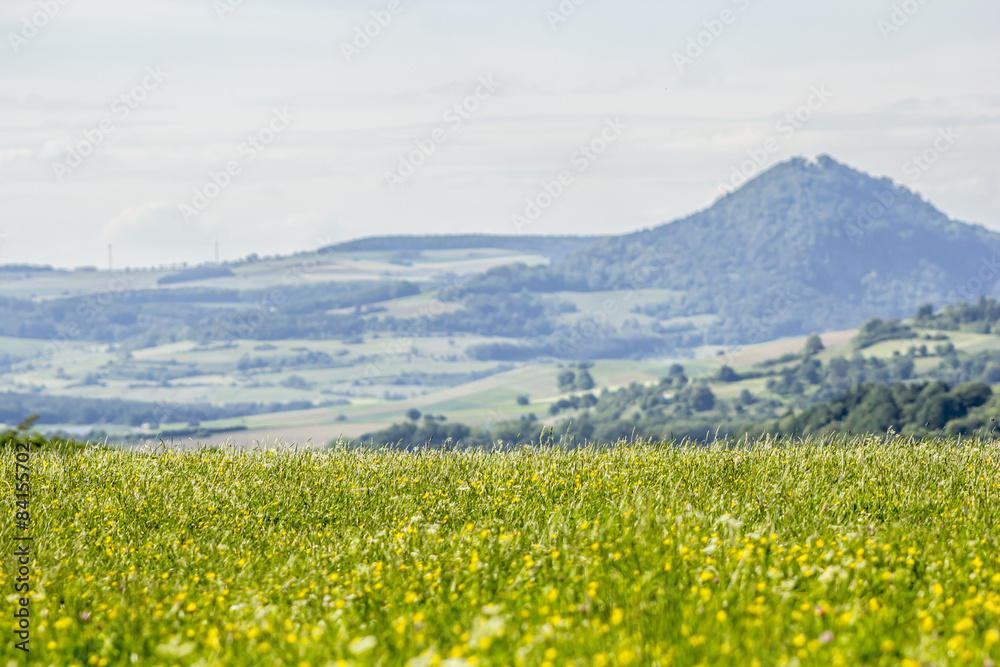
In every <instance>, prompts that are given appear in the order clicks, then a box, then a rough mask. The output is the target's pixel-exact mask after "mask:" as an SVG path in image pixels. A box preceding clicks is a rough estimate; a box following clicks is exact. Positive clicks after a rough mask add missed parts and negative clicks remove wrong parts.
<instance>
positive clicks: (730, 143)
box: [0, 0, 1000, 268]
mask: <svg viewBox="0 0 1000 667" xmlns="http://www.w3.org/2000/svg"><path fill="white" fill-rule="evenodd" d="M998 27H1000V3H997V2H996V0H951V1H950V2H944V0H922V1H921V0H892V1H888V0H837V2H826V1H820V0H657V1H647V0H614V1H612V0H561V1H560V0H503V1H502V2H501V1H499V0H494V1H486V0H464V1H459V0H364V1H356V2H331V1H327V2H321V1H320V0H4V1H3V2H2V3H0V38H2V42H0V263H29V264H49V265H54V266H59V267H75V266H85V265H97V266H101V267H105V266H107V261H108V259H107V255H108V250H107V248H108V244H112V246H113V253H114V260H113V261H114V263H115V266H116V268H118V267H121V266H131V267H145V266H154V265H164V264H174V263H181V262H189V263H201V262H205V261H211V260H213V258H214V253H215V250H214V246H215V243H216V241H218V245H219V252H220V257H221V259H223V260H233V259H238V258H241V257H244V256H246V255H248V254H250V253H257V254H258V255H261V256H267V255H271V254H279V253H280V254H287V253H293V252H298V251H304V250H313V249H316V248H319V247H322V246H323V245H326V244H329V243H332V242H336V241H341V240H348V239H351V238H357V237H361V236H371V235H381V234H428V233H439V234H444V233H489V234H615V233H624V232H629V231H633V230H636V229H641V228H645V227H651V226H655V225H658V224H662V223H665V222H669V221H671V220H674V219H677V218H680V217H683V216H685V215H688V214H690V213H692V212H694V211H696V210H699V209H702V208H705V207H707V206H709V205H711V203H712V202H713V201H714V200H715V199H716V198H717V197H718V196H719V194H720V192H722V191H723V190H725V189H726V188H729V187H732V186H733V185H738V184H739V182H741V180H742V179H743V178H744V177H745V176H753V175H754V174H756V173H759V171H761V170H763V169H766V168H767V167H769V166H772V165H774V164H776V163H777V162H780V161H782V160H785V159H788V158H789V157H792V156H797V155H803V156H807V157H815V156H817V155H819V154H829V155H831V156H833V157H834V158H835V159H837V160H839V161H841V162H845V163H847V164H850V165H851V166H853V167H855V168H858V169H861V170H863V171H866V172H870V173H872V174H876V175H879V176H889V177H891V178H893V179H895V180H897V181H898V182H900V183H902V184H903V185H906V186H907V187H910V188H911V189H914V190H916V191H918V192H919V193H921V194H922V195H923V196H924V197H925V198H926V199H928V200H929V201H931V202H932V203H934V204H935V205H936V206H938V208H940V209H941V210H943V211H944V212H945V213H947V214H948V215H949V216H951V217H952V218H955V219H958V220H963V221H968V222H975V223H981V224H983V225H985V226H987V227H990V228H993V229H998V230H1000V188H997V187H996V184H997V183H998V182H1000V160H997V159H996V155H997V154H998V153H1000V77H998V76H997V72H996V66H997V63H998V62H1000V37H998V36H997V35H998ZM740 170H742V172H743V174H740V173H739V171H740Z"/></svg>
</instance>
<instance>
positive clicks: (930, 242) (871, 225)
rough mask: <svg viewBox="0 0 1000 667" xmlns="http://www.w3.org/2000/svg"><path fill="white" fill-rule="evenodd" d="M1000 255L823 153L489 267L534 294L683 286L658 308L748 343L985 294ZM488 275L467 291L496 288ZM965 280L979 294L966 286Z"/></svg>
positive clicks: (991, 240) (984, 235)
mask: <svg viewBox="0 0 1000 667" xmlns="http://www.w3.org/2000/svg"><path fill="white" fill-rule="evenodd" d="M997 253H1000V234H996V233H994V232H990V231H987V230H986V229H985V228H983V227H982V226H979V225H971V224H965V223H961V222H956V221H953V220H950V219H949V218H948V217H947V216H946V215H945V214H944V213H942V212H941V211H939V210H938V209H936V208H935V207H934V206H932V205H931V204H930V203H928V202H926V201H924V200H923V199H921V198H920V196H919V195H917V194H915V193H913V192H912V191H910V190H908V189H906V188H904V187H901V186H898V185H896V184H894V183H893V182H892V181H891V180H889V179H887V178H881V179H880V178H874V177H872V176H870V175H868V174H865V173H863V172H860V171H857V170H854V169H852V168H850V167H847V166H845V165H843V164H840V163H838V162H836V161H835V160H833V159H832V158H830V157H827V156H821V157H820V158H818V159H817V160H816V161H808V160H805V159H803V158H795V159H792V160H790V161H788V162H784V163H781V164H779V165H777V166H775V167H773V168H772V169H770V170H768V171H766V172H765V173H763V174H761V175H760V176H759V177H757V178H755V179H754V180H752V181H750V182H749V183H747V184H746V185H744V186H743V187H742V188H740V189H739V190H737V191H736V192H734V193H731V194H729V195H727V196H724V197H722V198H721V199H719V200H718V201H717V202H716V203H715V204H714V205H713V206H711V207H710V208H708V209H706V210H704V211H701V212H698V213H695V214H693V215H691V216H689V217H687V218H684V219H682V220H678V221H676V222H672V223H669V224H665V225H662V226H659V227H656V228H653V229H649V230H643V231H639V232H636V233H633V234H628V235H624V236H615V237H608V238H605V239H602V240H599V241H597V242H595V243H593V244H592V245H590V246H589V247H587V248H584V249H582V250H579V251H577V252H575V253H573V254H571V255H569V256H568V257H567V258H566V259H564V260H563V261H561V262H558V263H557V264H555V265H554V266H553V267H551V268H545V267H536V268H535V269H533V270H531V271H517V272H504V271H503V269H495V270H494V272H493V274H494V276H495V277H496V278H502V279H503V281H504V282H505V283H506V285H505V288H506V289H517V288H516V287H511V286H510V284H509V280H510V279H511V278H512V277H513V276H519V277H520V278H519V279H520V280H521V281H522V282H523V283H524V285H523V287H526V288H527V289H529V290H537V291H546V290H548V291H557V290H575V291H590V290H606V289H622V288H623V287H629V288H650V287H658V288H669V289H673V290H679V291H683V292H684V294H683V296H681V297H678V298H677V299H676V300H674V301H672V302H669V303H664V304H662V305H660V306H658V307H656V308H654V309H652V311H654V312H655V314H656V315H657V316H659V317H664V318H667V317H674V316H681V315H699V314H717V315H720V316H721V318H722V321H721V322H720V323H719V324H718V325H717V330H718V331H719V332H720V333H723V332H724V333H725V334H727V335H726V337H727V338H731V339H732V338H735V339H738V340H739V341H740V342H746V341H753V340H766V339H769V338H773V337H775V336H781V335H797V334H806V333H809V332H811V331H826V330H832V329H838V328H846V327H852V326H857V325H858V324H859V323H860V322H862V321H864V320H865V319H867V318H868V317H870V316H873V315H889V316H903V315H906V314H908V313H911V312H913V310H914V309H915V308H916V307H917V306H919V305H920V304H922V303H937V304H943V303H946V302H954V301H959V300H964V299H970V300H971V298H973V297H975V296H976V295H977V294H978V293H984V292H985V293H986V294H988V295H991V294H993V292H992V291H991V290H992V288H993V286H994V285H995V279H996V278H997V277H1000V276H997V275H993V276H991V277H992V280H989V281H987V285H986V288H987V289H985V290H983V289H980V288H978V286H979V285H982V283H978V282H977V281H976V280H975V278H976V277H977V274H978V272H979V269H980V265H981V263H982V261H984V260H985V261H987V262H988V261H990V260H991V259H992V258H993V257H994V255H995V254H997ZM994 273H996V271H994ZM492 277H493V276H491V275H490V274H487V275H484V276H481V277H479V278H477V279H474V280H473V284H472V285H471V286H470V288H471V289H472V290H473V291H479V290H482V291H489V290H490V289H491V287H492V286H491V279H492ZM970 280H971V281H972V282H971V283H970ZM963 286H969V287H970V288H972V289H971V290H970V292H969V293H968V294H961V293H960V292H958V291H957V289H958V288H960V287H963ZM654 312H651V313H650V314H654Z"/></svg>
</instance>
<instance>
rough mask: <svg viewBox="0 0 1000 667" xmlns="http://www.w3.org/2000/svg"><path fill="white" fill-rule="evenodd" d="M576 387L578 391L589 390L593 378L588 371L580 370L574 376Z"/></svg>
mask: <svg viewBox="0 0 1000 667" xmlns="http://www.w3.org/2000/svg"><path fill="white" fill-rule="evenodd" d="M576 388H577V389H579V390H580V391H590V390H591V389H593V388H594V378H593V377H591V375H590V372H589V371H587V370H582V371H580V373H579V374H578V375H577V376H576Z"/></svg>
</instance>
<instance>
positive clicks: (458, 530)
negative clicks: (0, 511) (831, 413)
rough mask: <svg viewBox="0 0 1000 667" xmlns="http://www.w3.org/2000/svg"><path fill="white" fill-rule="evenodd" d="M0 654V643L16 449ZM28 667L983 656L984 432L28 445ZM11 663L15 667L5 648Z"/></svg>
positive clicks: (992, 476) (10, 522)
mask: <svg viewBox="0 0 1000 667" xmlns="http://www.w3.org/2000/svg"><path fill="white" fill-rule="evenodd" d="M14 456H15V455H14V453H13V451H11V449H10V448H5V449H4V450H3V453H2V454H0V459H2V461H3V466H2V467H3V470H4V475H5V478H4V479H5V480H6V481H8V483H7V484H4V485H3V490H2V493H3V495H4V506H6V507H8V508H10V512H9V513H10V517H9V518H8V519H7V520H5V521H3V522H0V542H2V544H4V545H5V549H4V553H5V557H4V558H5V562H6V567H5V568H4V572H3V575H2V581H0V587H2V589H3V590H4V591H5V593H4V595H5V599H6V600H7V604H6V605H5V612H4V617H5V618H7V619H8V620H7V626H8V628H9V630H8V631H7V633H6V636H5V637H4V640H3V642H2V643H0V658H2V659H3V661H4V662H5V663H6V662H7V661H9V660H10V661H16V662H17V663H19V664H23V662H24V659H25V657H24V655H23V654H22V653H21V652H20V651H17V650H15V648H14V642H15V641H16V640H15V639H14V635H13V629H14V624H15V621H14V620H13V618H12V616H11V613H10V610H12V609H14V607H15V605H16V604H17V598H18V597H19V596H18V595H17V594H14V592H13V591H14V581H13V578H14V572H15V562H14V561H15V558H14V557H13V556H11V555H10V554H11V551H12V548H7V546H8V545H12V544H14V537H15V535H17V534H20V533H19V532H18V531H17V527H16V525H15V522H14V518H13V513H14V511H15V509H14V506H15V491H14V486H13V484H14V482H13V480H14V474H15V458H14ZM31 459H32V461H31V464H30V465H31V467H32V477H31V485H32V492H31V499H30V511H31V512H32V515H31V528H30V533H31V534H32V535H33V537H34V538H35V541H34V546H33V556H32V558H33V565H32V580H31V589H32V591H33V595H32V601H31V644H30V647H31V652H30V654H29V655H28V657H27V661H28V662H29V663H30V664H38V665H81V666H82V665H98V666H101V667H103V666H105V665H134V664H141V665H295V666H303V665H312V666H319V665H337V666H345V665H349V666H358V667H361V666H363V665H385V666H391V665H408V666H410V667H425V666H437V665H444V666H446V667H461V666H464V665H506V666H510V667H519V666H522V665H539V666H541V667H565V666H567V665H575V666H583V665H595V666H596V667H608V666H611V665H623V666H624V665H759V666H765V665H900V664H902V665H906V666H907V667H918V666H919V665H976V666H979V665H992V664H993V663H992V660H995V659H996V658H997V657H998V655H1000V641H998V640H1000V633H998V629H1000V550H998V548H997V544H996V540H997V531H996V526H997V525H998V523H1000V445H998V444H997V443H996V442H992V441H971V440H962V441H954V440H944V439H926V440H920V441H915V440H905V439H902V438H891V439H887V438H886V437H854V438H849V437H846V436H845V437H837V438H832V439H827V440H825V441H818V440H809V441H797V442H790V441H780V440H777V439H774V438H764V439H762V440H759V441H756V442H752V443H746V442H744V443H728V444H721V443H720V444H717V445H713V446H712V447H710V448H701V447H689V446H680V445H676V444H673V443H660V444H657V443H631V444H629V443H624V442H623V443H619V444H618V445H616V446H613V447H584V448H576V449H567V448H559V447H548V448H523V449H516V450H508V451H501V450H497V451H493V452H486V451H480V450H474V451H471V450H470V451H429V450H428V451H419V452H411V453H403V452H395V451H389V450H365V449H349V448H346V447H340V448H335V449H333V450H331V451H327V452H322V453H320V452H316V451H309V450H306V451H273V450H258V451H245V450H227V449H205V450H200V451H185V452H173V451H169V450H166V449H160V450H158V451H147V452H143V451H134V450H132V451H124V450H112V449H102V448H66V447H54V448H51V449H42V450H40V451H38V452H33V453H32V455H31ZM10 664H13V663H10Z"/></svg>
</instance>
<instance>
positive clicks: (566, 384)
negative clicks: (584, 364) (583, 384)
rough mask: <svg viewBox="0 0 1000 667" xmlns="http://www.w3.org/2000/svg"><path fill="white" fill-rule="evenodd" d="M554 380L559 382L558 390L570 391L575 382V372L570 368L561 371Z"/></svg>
mask: <svg viewBox="0 0 1000 667" xmlns="http://www.w3.org/2000/svg"><path fill="white" fill-rule="evenodd" d="M556 382H558V383H559V390H560V391H572V389H573V385H574V384H575V383H576V373H574V372H573V371H571V370H565V371H562V372H561V373H559V375H557V376H556Z"/></svg>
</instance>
